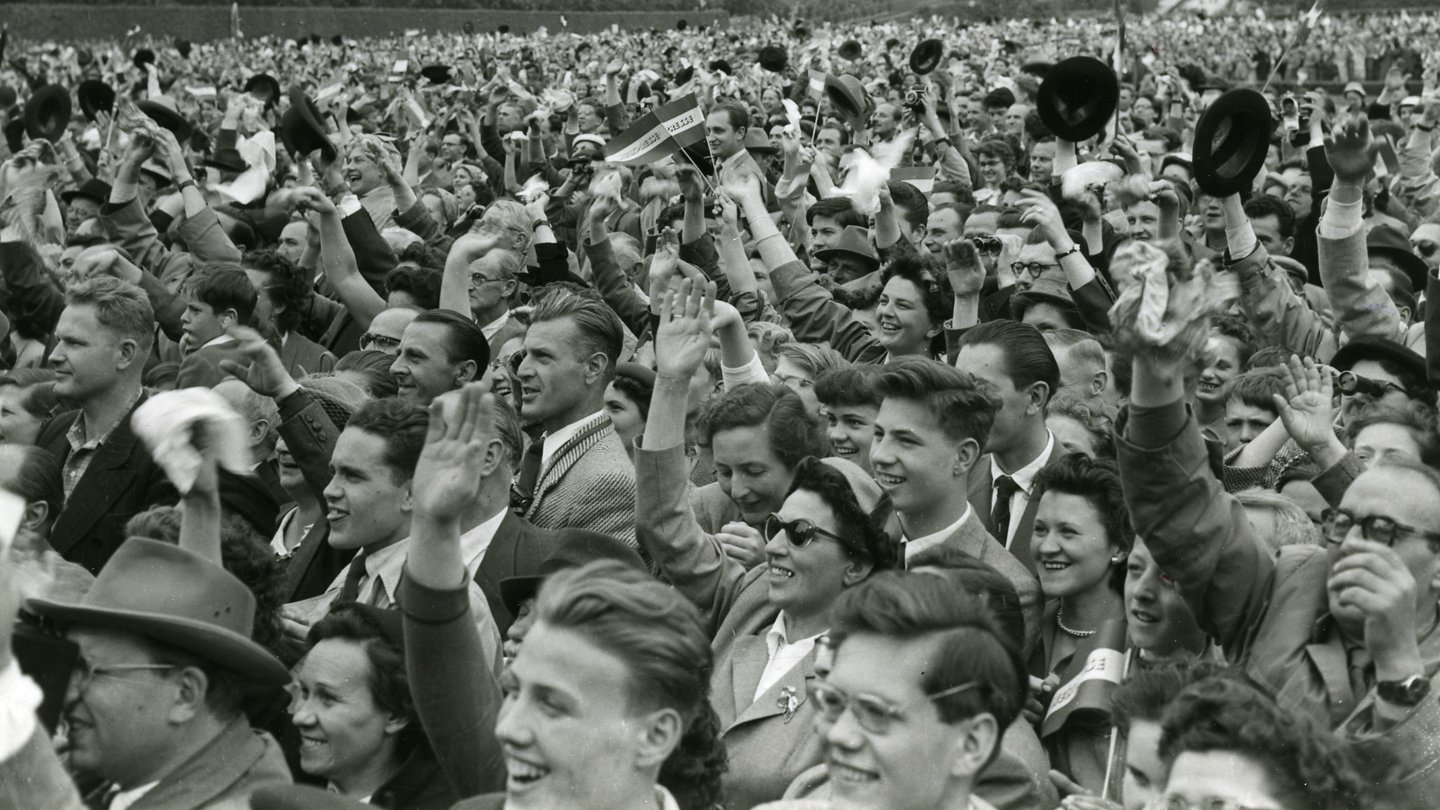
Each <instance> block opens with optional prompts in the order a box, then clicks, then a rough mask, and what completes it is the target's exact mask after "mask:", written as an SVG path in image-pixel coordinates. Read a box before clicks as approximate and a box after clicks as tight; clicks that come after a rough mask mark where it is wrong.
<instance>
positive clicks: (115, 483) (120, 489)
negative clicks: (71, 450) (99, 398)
mask: <svg viewBox="0 0 1440 810" xmlns="http://www.w3.org/2000/svg"><path fill="white" fill-rule="evenodd" d="M146 399H147V397H146V396H145V395H143V394H142V395H141V396H140V399H139V400H137V401H136V403H135V408H138V407H140V404H141V403H143V402H144V401H145V400H146ZM135 408H131V409H130V413H128V414H126V415H125V418H124V419H121V420H120V424H118V425H116V426H115V430H114V431H113V432H112V433H111V434H110V438H108V439H106V440H105V441H104V442H102V443H101V444H100V446H99V447H98V448H96V450H95V457H94V458H92V459H91V460H90V465H89V466H87V467H86V468H85V474H84V475H82V476H80V480H79V481H78V482H77V483H76V484H75V490H74V491H73V492H71V493H70V499H69V500H68V501H66V503H65V508H64V509H62V510H61V512H60V517H59V518H57V519H56V521H55V528H54V529H52V530H51V532H50V545H51V546H52V547H53V548H54V549H55V550H56V551H57V552H59V553H60V554H61V555H62V556H63V555H66V553H67V552H68V551H70V549H72V548H74V547H75V545H76V544H77V543H79V542H80V540H81V539H83V538H84V537H85V536H86V535H87V534H89V533H90V530H91V529H93V528H94V527H95V524H96V523H97V522H98V521H99V520H100V518H102V517H104V516H105V515H107V514H109V513H110V507H111V506H113V505H114V503H115V501H116V500H118V499H119V497H120V496H121V495H122V494H124V492H125V491H126V490H127V489H129V488H130V484H131V483H133V482H134V480H135V477H136V466H137V465H136V463H135V462H132V460H131V455H132V454H133V451H134V450H135V449H136V443H137V441H138V440H137V439H136V438H135V434H134V433H133V432H131V430H130V414H133V413H135ZM75 418H76V419H77V420H78V419H80V418H81V415H80V414H78V413H77V414H76V416H75ZM60 438H61V441H63V442H66V447H67V448H68V447H69V443H68V441H66V439H65V437H64V435H63V434H62V435H61V437H60ZM142 452H143V451H142ZM147 460H148V459H147Z"/></svg>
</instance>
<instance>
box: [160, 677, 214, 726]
mask: <svg viewBox="0 0 1440 810" xmlns="http://www.w3.org/2000/svg"><path fill="white" fill-rule="evenodd" d="M176 683H177V685H178V686H179V687H180V688H179V690H178V691H177V692H176V695H175V702H174V703H172V704H170V709H169V711H168V712H167V719H168V720H169V721H170V722H171V723H173V724H175V725H181V724H184V723H189V722H191V721H192V720H194V719H195V718H196V717H197V716H199V715H200V714H202V713H204V711H205V695H206V694H208V693H209V691H210V678H209V677H207V676H206V675H205V672H204V671H203V670H201V669H200V668H199V667H181V668H180V674H179V676H177V679H176Z"/></svg>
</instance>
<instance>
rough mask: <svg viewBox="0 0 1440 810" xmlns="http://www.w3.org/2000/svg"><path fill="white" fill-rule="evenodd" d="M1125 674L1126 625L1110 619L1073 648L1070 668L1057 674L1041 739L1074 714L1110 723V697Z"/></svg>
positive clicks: (1041, 730)
mask: <svg viewBox="0 0 1440 810" xmlns="http://www.w3.org/2000/svg"><path fill="white" fill-rule="evenodd" d="M1124 675H1125V623H1124V622H1123V621H1118V620H1114V619H1112V620H1110V621H1107V622H1105V623H1104V624H1102V625H1100V629H1099V630H1098V631H1097V632H1096V633H1095V635H1093V636H1090V637H1089V638H1085V639H1082V640H1081V641H1080V642H1079V643H1078V644H1077V645H1076V647H1075V653H1074V655H1072V656H1071V657H1070V664H1069V666H1067V667H1066V668H1065V671H1063V672H1061V673H1060V680H1061V685H1060V688H1059V689H1056V690H1055V695H1054V696H1053V697H1051V698H1050V708H1049V709H1048V710H1046V712H1045V720H1044V722H1042V723H1041V724H1040V736H1041V737H1042V738H1043V737H1048V736H1050V735H1051V734H1054V733H1055V732H1057V731H1059V730H1060V729H1061V728H1063V727H1064V726H1065V723H1066V722H1067V721H1068V720H1069V719H1070V718H1071V717H1072V716H1075V715H1077V714H1092V715H1098V716H1099V718H1100V719H1101V720H1102V721H1103V722H1109V720H1110V697H1111V695H1113V694H1114V692H1115V687H1116V686H1118V685H1119V684H1120V680H1121V679H1122V678H1123V677H1124Z"/></svg>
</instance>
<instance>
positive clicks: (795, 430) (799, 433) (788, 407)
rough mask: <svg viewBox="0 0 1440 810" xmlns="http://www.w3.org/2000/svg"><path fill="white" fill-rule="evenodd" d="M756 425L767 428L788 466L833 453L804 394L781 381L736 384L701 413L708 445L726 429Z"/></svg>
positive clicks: (772, 448)
mask: <svg viewBox="0 0 1440 810" xmlns="http://www.w3.org/2000/svg"><path fill="white" fill-rule="evenodd" d="M755 427H763V428H765V429H766V432H767V435H768V436H769V439H770V451H771V452H772V453H774V454H775V457H776V458H778V459H780V463H782V464H784V465H785V467H786V468H787V469H790V470H794V469H795V467H796V466H798V465H799V464H800V460H801V459H803V458H805V457H806V456H816V457H824V456H826V455H828V454H829V449H828V446H827V443H826V441H825V436H824V434H823V433H822V432H821V430H820V425H819V423H817V422H816V421H815V420H814V419H812V418H811V417H810V414H809V413H807V412H806V411H805V402H804V401H803V400H801V399H800V395H799V394H796V393H795V392H794V391H791V390H790V389H789V388H786V387H785V386H783V385H780V384H778V383H750V384H749V385H739V386H736V387H735V388H732V389H730V390H728V391H726V392H725V393H723V394H721V395H720V396H718V397H712V398H711V399H710V401H709V402H707V403H705V408H704V410H703V411H701V413H700V420H699V431H700V436H701V437H702V443H703V444H705V445H707V446H709V445H711V444H713V443H714V440H715V434H717V433H720V432H722V431H726V430H734V429H736V428H755Z"/></svg>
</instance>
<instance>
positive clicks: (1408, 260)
mask: <svg viewBox="0 0 1440 810" xmlns="http://www.w3.org/2000/svg"><path fill="white" fill-rule="evenodd" d="M1365 253H1366V254H1370V253H1375V254H1378V255H1380V256H1382V257H1384V258H1387V259H1389V260H1390V261H1392V262H1394V263H1395V264H1397V265H1399V266H1400V269H1401V270H1402V271H1404V273H1405V275H1407V276H1409V277H1410V286H1411V288H1412V289H1413V290H1414V292H1415V294H1416V295H1417V296H1419V295H1423V294H1424V293H1425V285H1426V283H1427V282H1428V277H1429V275H1430V266H1429V265H1427V264H1425V260H1424V259H1422V258H1420V257H1419V256H1416V255H1415V254H1414V253H1411V252H1410V251H1408V250H1404V249H1402V248H1398V247H1389V246H1388V245H1382V246H1378V247H1369V248H1366V249H1365Z"/></svg>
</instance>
